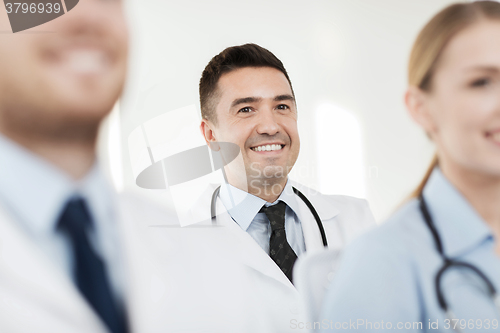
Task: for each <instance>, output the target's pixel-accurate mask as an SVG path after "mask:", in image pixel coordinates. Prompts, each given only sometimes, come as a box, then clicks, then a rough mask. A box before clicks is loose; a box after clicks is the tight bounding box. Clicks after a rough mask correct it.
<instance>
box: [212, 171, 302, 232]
mask: <svg viewBox="0 0 500 333" xmlns="http://www.w3.org/2000/svg"><path fill="white" fill-rule="evenodd" d="M220 199H221V201H222V203H223V204H224V207H226V209H227V211H228V212H229V215H231V217H232V218H233V220H234V221H235V222H236V223H238V224H239V225H240V227H241V228H242V229H243V230H247V229H248V227H249V226H250V223H252V221H253V219H254V218H255V215H257V213H258V212H259V210H260V209H261V208H262V206H264V205H265V206H266V207H268V206H272V205H275V204H277V203H278V201H283V202H284V203H286V204H287V206H288V207H290V208H291V209H292V210H293V211H294V213H295V214H296V215H297V216H299V215H298V212H299V210H298V208H299V206H298V203H297V198H296V195H295V193H294V192H293V188H292V185H291V183H290V181H289V180H287V183H286V185H285V188H284V189H283V191H282V192H281V194H280V196H279V197H278V199H277V200H276V201H275V202H273V203H269V202H266V201H265V200H264V199H261V198H259V197H257V196H255V195H253V194H250V193H248V192H245V191H243V190H240V189H239V188H236V187H234V186H232V185H230V184H227V183H224V184H222V185H221V189H220Z"/></svg>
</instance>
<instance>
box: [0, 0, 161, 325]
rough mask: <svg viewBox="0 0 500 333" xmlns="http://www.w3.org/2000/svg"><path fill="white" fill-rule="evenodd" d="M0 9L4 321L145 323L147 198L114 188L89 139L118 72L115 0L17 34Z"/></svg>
mask: <svg viewBox="0 0 500 333" xmlns="http://www.w3.org/2000/svg"><path fill="white" fill-rule="evenodd" d="M4 8H5V7H3V6H2V8H0V31H2V32H4V33H2V34H0V73H1V74H0V332H9V333H12V332H29V333H31V332H50V333H56V332H64V333H67V332H72V333H75V332H85V333H88V332H92V333H98V332H112V333H125V332H131V331H141V332H147V331H151V327H153V326H152V325H154V323H153V322H152V321H151V320H150V319H149V318H147V317H146V316H145V313H146V312H147V311H148V306H147V302H149V299H146V298H143V295H144V296H149V295H148V294H147V293H144V292H143V291H142V290H141V289H140V288H139V286H140V285H141V279H142V277H141V274H143V275H144V277H145V281H147V283H149V281H148V279H149V278H150V275H148V274H147V273H146V272H147V271H148V269H150V268H151V267H153V268H154V267H155V266H151V265H149V264H150V260H151V259H152V258H153V256H152V255H151V254H150V253H149V252H147V250H146V247H144V246H143V245H142V244H143V243H144V242H142V241H141V240H140V239H141V233H142V231H140V230H139V229H137V227H138V224H137V223H136V222H137V221H138V220H139V219H140V218H143V219H144V218H146V217H145V216H144V214H143V213H144V212H145V211H149V208H148V209H144V211H141V210H140V209H139V203H137V202H127V201H126V199H124V198H118V197H117V196H116V195H115V194H114V193H113V191H112V189H111V187H110V186H109V185H108V183H107V181H106V180H105V179H104V177H103V175H102V173H101V171H100V168H99V165H98V162H97V161H96V150H95V146H96V139H97V134H98V129H99V125H100V123H101V121H102V120H103V118H104V117H106V116H107V114H108V113H109V111H110V110H111V109H112V108H113V105H114V104H115V103H116V101H117V99H118V98H119V96H120V94H121V92H122V89H123V85H124V81H125V76H126V67H127V54H128V33H127V25H126V21H125V16H124V10H123V4H122V2H121V1H119V0H115V1H101V0H86V1H81V2H80V3H79V4H78V6H77V7H75V8H74V9H72V10H71V11H70V12H67V13H66V14H64V15H63V16H61V17H59V18H57V19H55V20H53V21H51V22H48V23H46V24H44V25H41V26H39V27H36V28H32V29H30V30H27V31H26V32H23V33H18V34H11V33H5V32H7V31H9V30H10V27H9V19H8V16H7V13H6V10H5V9H4ZM7 10H9V9H7ZM33 15H34V14H33ZM143 207H144V206H143ZM143 229H144V228H143ZM143 229H141V230H143ZM148 265H149V266H148ZM148 287H149V285H147V288H148ZM143 300H144V301H145V302H146V303H145V302H143Z"/></svg>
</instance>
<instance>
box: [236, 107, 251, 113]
mask: <svg viewBox="0 0 500 333" xmlns="http://www.w3.org/2000/svg"><path fill="white" fill-rule="evenodd" d="M250 111H252V108H250V107H248V106H247V107H244V108H242V109H239V110H238V113H239V112H242V113H248V112H250Z"/></svg>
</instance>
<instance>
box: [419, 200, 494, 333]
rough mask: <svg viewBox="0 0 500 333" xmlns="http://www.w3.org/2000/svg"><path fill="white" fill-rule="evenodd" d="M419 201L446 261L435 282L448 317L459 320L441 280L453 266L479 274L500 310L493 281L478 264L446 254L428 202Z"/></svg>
mask: <svg viewBox="0 0 500 333" xmlns="http://www.w3.org/2000/svg"><path fill="white" fill-rule="evenodd" d="M419 201H420V211H421V212H422V215H423V217H424V220H425V223H426V224H427V227H428V228H429V230H430V231H431V234H432V237H433V238H434V242H435V244H436V249H437V251H438V252H439V254H440V255H441V258H443V261H444V263H443V266H441V268H440V269H439V271H438V273H437V274H436V278H435V281H434V283H435V288H436V295H437V299H438V302H439V306H440V307H441V309H443V311H444V312H446V316H447V317H448V319H450V320H453V319H454V320H457V318H456V316H455V313H454V312H453V311H452V310H451V309H450V307H449V306H448V303H447V302H446V299H445V298H444V294H443V290H442V288H441V280H442V279H443V275H444V273H445V272H446V271H448V270H450V269H451V268H458V267H460V268H465V269H468V270H470V271H472V272H474V273H475V274H476V275H477V276H479V277H480V278H481V279H482V280H483V281H484V283H485V284H486V286H487V287H488V293H489V294H490V297H491V298H492V299H493V301H494V303H495V305H496V307H497V309H498V311H499V312H500V298H499V297H498V295H497V291H496V289H495V287H494V286H493V283H492V282H491V281H490V279H488V277H487V276H486V275H484V273H483V272H481V270H480V269H479V268H477V267H476V266H474V265H472V264H469V263H466V262H463V261H459V260H455V259H452V258H449V257H448V256H447V255H445V254H444V251H443V243H442V242H441V237H440V236H439V233H438V231H437V229H436V226H435V224H434V221H433V220H432V217H431V215H430V214H429V210H428V209H427V204H426V203H425V200H424V198H423V196H422V195H420V197H419ZM456 331H457V332H462V330H460V328H459V327H456Z"/></svg>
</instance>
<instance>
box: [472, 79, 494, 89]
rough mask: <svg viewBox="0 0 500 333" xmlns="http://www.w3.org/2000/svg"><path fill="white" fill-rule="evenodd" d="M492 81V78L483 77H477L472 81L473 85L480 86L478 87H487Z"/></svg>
mask: <svg viewBox="0 0 500 333" xmlns="http://www.w3.org/2000/svg"><path fill="white" fill-rule="evenodd" d="M490 83H491V80H490V79H489V78H481V79H477V80H475V81H472V83H471V87H474V88H478V87H485V86H487V85H489V84H490Z"/></svg>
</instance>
